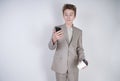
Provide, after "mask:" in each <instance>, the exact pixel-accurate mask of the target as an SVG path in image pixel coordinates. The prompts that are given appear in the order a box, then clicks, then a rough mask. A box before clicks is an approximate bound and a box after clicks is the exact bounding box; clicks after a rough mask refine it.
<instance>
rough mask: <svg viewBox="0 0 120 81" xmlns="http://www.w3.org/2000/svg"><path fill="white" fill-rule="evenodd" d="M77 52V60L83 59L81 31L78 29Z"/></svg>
mask: <svg viewBox="0 0 120 81" xmlns="http://www.w3.org/2000/svg"><path fill="white" fill-rule="evenodd" d="M77 54H78V56H79V61H82V60H83V59H85V54H84V49H83V46H82V31H80V34H79V39H78V47H77Z"/></svg>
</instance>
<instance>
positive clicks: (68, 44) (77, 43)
mask: <svg viewBox="0 0 120 81" xmlns="http://www.w3.org/2000/svg"><path fill="white" fill-rule="evenodd" d="M62 11H63V18H64V21H65V23H64V24H63V25H58V26H57V27H59V28H61V30H59V31H56V30H55V28H54V29H53V33H52V37H51V39H50V41H49V43H48V47H49V49H50V50H55V54H54V58H53V63H52V67H51V69H52V70H53V71H55V75H56V81H78V74H79V69H78V68H77V64H78V62H81V61H82V60H83V59H85V55H84V50H83V46H82V30H81V29H79V28H77V27H75V26H74V25H73V21H74V19H75V18H76V6H75V5H73V4H64V6H63V10H62Z"/></svg>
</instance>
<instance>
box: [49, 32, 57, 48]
mask: <svg viewBox="0 0 120 81" xmlns="http://www.w3.org/2000/svg"><path fill="white" fill-rule="evenodd" d="M52 36H53V34H52ZM48 47H49V49H50V50H54V49H55V48H56V47H57V41H56V42H55V43H54V44H53V40H52V37H51V39H50V41H49V43H48Z"/></svg>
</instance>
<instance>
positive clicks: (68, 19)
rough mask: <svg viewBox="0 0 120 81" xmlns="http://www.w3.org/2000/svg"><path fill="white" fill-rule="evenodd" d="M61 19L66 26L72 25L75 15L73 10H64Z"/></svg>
mask: <svg viewBox="0 0 120 81" xmlns="http://www.w3.org/2000/svg"><path fill="white" fill-rule="evenodd" d="M63 17H64V20H65V23H66V24H72V23H73V20H74V19H75V13H74V11H73V10H70V9H66V10H65V11H64V13H63Z"/></svg>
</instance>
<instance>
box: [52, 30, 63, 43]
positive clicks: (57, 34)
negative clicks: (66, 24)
mask: <svg viewBox="0 0 120 81" xmlns="http://www.w3.org/2000/svg"><path fill="white" fill-rule="evenodd" d="M62 37H63V31H62V30H60V31H57V32H56V31H55V29H54V31H53V37H52V40H53V43H55V42H56V41H57V40H59V39H62Z"/></svg>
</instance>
